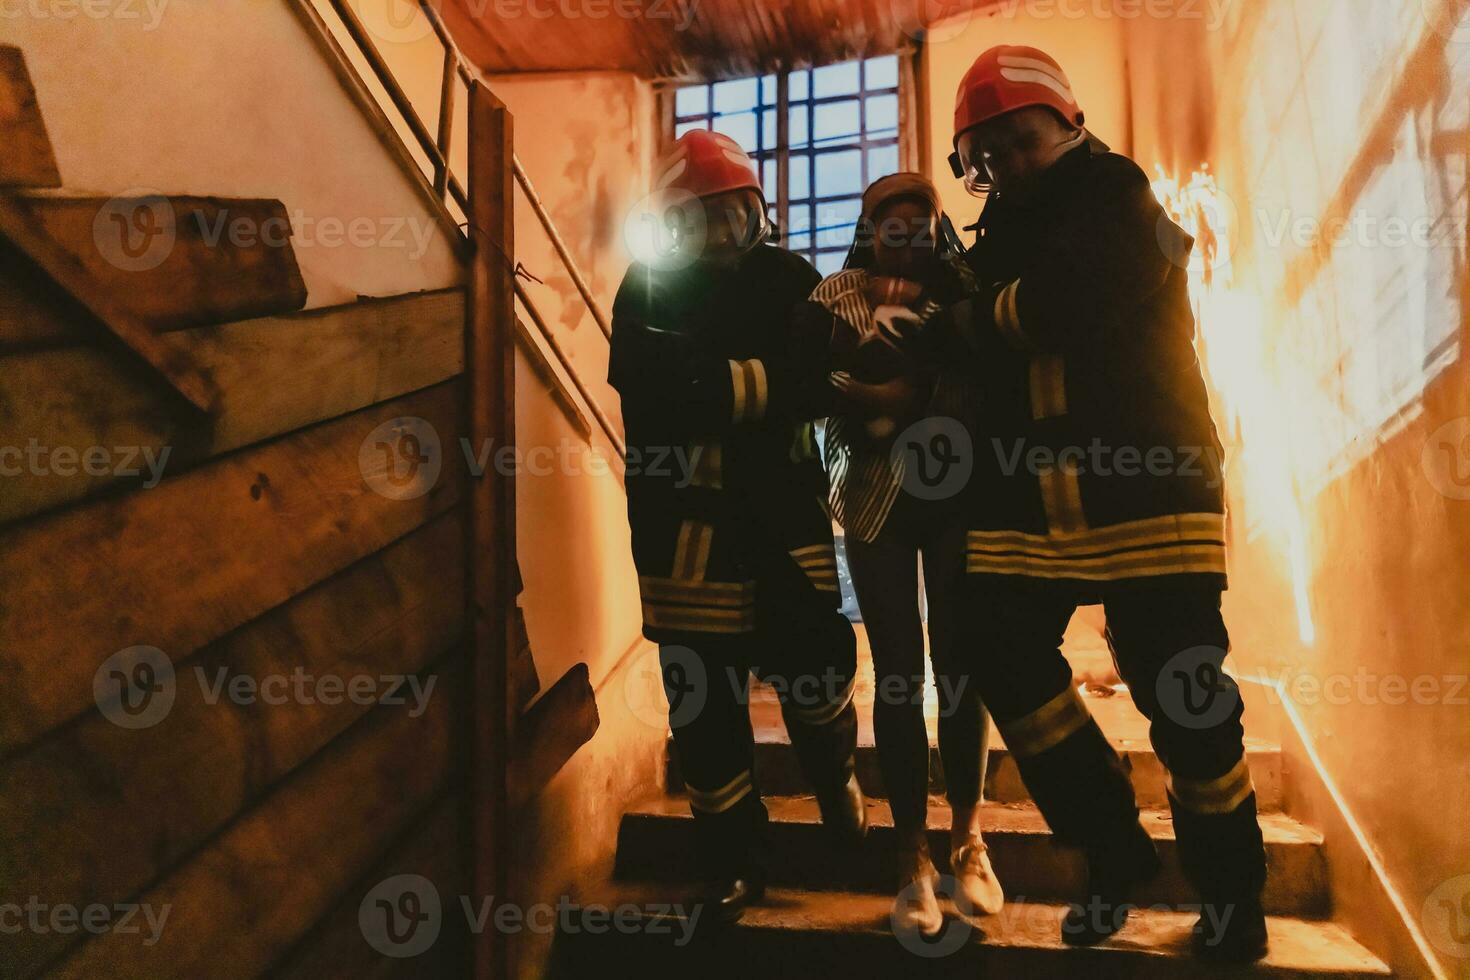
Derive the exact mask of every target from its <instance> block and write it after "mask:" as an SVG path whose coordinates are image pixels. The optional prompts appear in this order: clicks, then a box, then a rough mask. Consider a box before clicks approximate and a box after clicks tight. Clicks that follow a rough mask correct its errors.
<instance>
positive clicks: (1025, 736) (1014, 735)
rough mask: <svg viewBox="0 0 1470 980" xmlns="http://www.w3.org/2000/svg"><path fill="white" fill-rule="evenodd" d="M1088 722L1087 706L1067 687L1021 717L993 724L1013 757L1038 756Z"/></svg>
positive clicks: (1090, 717)
mask: <svg viewBox="0 0 1470 980" xmlns="http://www.w3.org/2000/svg"><path fill="white" fill-rule="evenodd" d="M1091 720H1092V715H1090V714H1089V713H1088V711H1087V705H1085V704H1083V703H1082V696H1081V695H1080V694H1078V693H1077V689H1076V688H1075V687H1071V686H1068V687H1067V688H1066V689H1065V690H1063V691H1062V692H1061V693H1060V694H1058V695H1057V696H1056V697H1054V698H1052V699H1051V700H1050V701H1048V702H1046V704H1043V705H1042V706H1041V707H1039V708H1037V709H1036V710H1035V711H1033V712H1031V713H1030V714H1029V715H1026V716H1025V717H1022V718H1017V719H1016V720H1014V721H1009V722H1005V723H1001V722H999V721H997V722H996V727H997V728H999V729H1000V735H1001V738H1003V739H1004V740H1005V743H1006V748H1008V749H1010V750H1011V754H1012V755H1014V756H1016V757H1017V758H1029V757H1030V756H1034V755H1040V754H1041V753H1043V752H1045V751H1046V750H1047V749H1050V748H1052V747H1054V746H1056V745H1058V744H1059V743H1061V741H1062V740H1063V739H1065V738H1067V736H1069V735H1071V734H1072V733H1073V732H1075V731H1077V730H1078V729H1080V728H1081V727H1082V726H1084V725H1086V724H1087V723H1088V722H1089V721H1091Z"/></svg>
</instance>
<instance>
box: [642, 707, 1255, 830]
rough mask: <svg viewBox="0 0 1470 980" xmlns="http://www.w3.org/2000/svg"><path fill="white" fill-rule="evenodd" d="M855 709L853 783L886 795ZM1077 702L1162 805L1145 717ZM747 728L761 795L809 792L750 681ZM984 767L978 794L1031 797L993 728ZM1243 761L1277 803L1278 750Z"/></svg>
mask: <svg viewBox="0 0 1470 980" xmlns="http://www.w3.org/2000/svg"><path fill="white" fill-rule="evenodd" d="M855 700H856V702H857V707H858V756H857V767H858V781H859V782H860V783H862V786H863V790H864V792H866V793H868V794H869V795H870V796H873V797H875V798H886V796H885V793H884V791H883V780H882V776H881V774H880V773H879V770H878V755H877V752H876V751H875V750H874V748H873V724H872V697H871V694H869V695H868V696H867V697H864V696H863V692H862V691H861V690H859V692H858V694H857V695H855ZM1083 700H1084V701H1085V702H1086V703H1087V706H1088V710H1089V711H1091V712H1092V716H1093V717H1094V718H1096V719H1097V723H1098V725H1099V726H1100V727H1101V728H1102V730H1103V732H1104V733H1105V734H1106V735H1107V736H1108V739H1109V741H1111V742H1112V744H1113V747H1114V748H1115V749H1116V750H1117V751H1118V754H1119V755H1120V756H1121V757H1122V759H1123V763H1124V765H1125V766H1127V767H1128V769H1129V772H1130V774H1131V776H1132V779H1133V788H1134V792H1135V793H1136V794H1137V797H1138V805H1139V806H1141V807H1164V806H1167V805H1168V800H1167V799H1166V796H1165V792H1164V767H1163V764H1162V763H1160V761H1159V757H1158V756H1157V755H1156V754H1155V752H1154V750H1153V746H1152V745H1151V744H1150V743H1149V740H1148V721H1147V719H1145V718H1144V717H1143V716H1142V715H1140V714H1139V713H1138V710H1137V708H1135V707H1134V705H1133V701H1132V699H1130V698H1129V697H1128V696H1127V693H1126V691H1116V690H1114V689H1111V688H1101V689H1099V688H1090V687H1089V688H1086V689H1085V690H1084V692H1083ZM934 710H935V709H934V708H933V706H932V705H927V706H926V719H925V720H926V722H927V723H928V725H929V730H930V731H929V743H930V749H929V785H930V789H931V790H932V791H933V792H935V793H943V791H944V770H943V767H942V766H941V765H940V762H939V752H938V749H937V748H936V747H935V737H936V734H935V727H934V726H935V720H936V719H935V716H934ZM750 717H751V725H752V728H753V730H754V732H755V743H756V746H755V750H756V751H755V776H756V781H757V785H759V786H760V788H761V791H762V792H763V793H765V794H767V795H775V796H799V795H802V794H804V793H808V792H810V791H811V787H810V786H809V785H808V784H807V781H806V778H805V777H804V776H803V775H802V773H801V770H800V767H799V766H798V765H797V762H796V756H795V754H794V753H793V752H792V750H791V743H790V740H789V739H788V738H787V736H786V726H785V723H784V722H783V721H782V720H781V706H780V703H779V702H778V701H777V700H776V695H775V692H774V691H772V690H771V689H770V688H769V687H766V686H765V685H760V684H756V685H753V686H752V688H751V694H750ZM990 746H991V749H990V764H989V768H988V769H987V771H986V774H985V798H986V799H987V800H992V801H994V802H997V803H1023V802H1027V801H1029V800H1030V798H1031V796H1030V794H1029V793H1027V792H1026V787H1025V785H1024V784H1023V783H1022V782H1021V775H1020V773H1019V771H1017V769H1016V763H1015V759H1014V758H1012V757H1011V754H1010V753H1009V752H1008V751H1007V750H1006V749H1005V743H1004V740H1003V739H1001V737H1000V734H999V732H997V731H996V730H995V728H994V727H993V726H992V728H991V734H990ZM1245 747H1246V758H1247V760H1248V761H1249V764H1250V767H1251V776H1252V777H1253V778H1254V780H1255V785H1256V796H1257V801H1258V805H1259V807H1260V808H1261V809H1262V810H1263V811H1274V810H1279V809H1280V808H1281V748H1280V745H1279V744H1277V743H1276V742H1274V741H1269V740H1267V739H1262V738H1258V737H1254V736H1252V735H1250V734H1247V736H1246V740H1245ZM667 758H668V769H667V772H666V777H667V780H668V782H667V785H668V786H669V787H671V788H673V789H679V788H682V787H683V785H684V780H683V778H682V777H681V776H680V773H679V763H678V753H677V752H676V751H675V750H674V745H673V740H672V739H670V740H669V751H668V756H667Z"/></svg>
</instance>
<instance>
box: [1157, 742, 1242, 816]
mask: <svg viewBox="0 0 1470 980" xmlns="http://www.w3.org/2000/svg"><path fill="white" fill-rule="evenodd" d="M1165 785H1166V786H1167V787H1168V789H1169V795H1170V796H1172V797H1174V799H1175V800H1177V801H1178V802H1179V804H1180V805H1181V806H1183V807H1184V808H1185V809H1186V810H1192V811H1194V812H1195V813H1233V812H1234V811H1235V808H1236V807H1238V806H1240V805H1241V804H1242V803H1244V802H1245V798H1246V797H1247V796H1250V795H1251V793H1253V792H1255V788H1256V787H1255V783H1254V782H1252V781H1251V769H1250V766H1249V765H1248V764H1247V763H1246V761H1245V756H1244V755H1242V756H1241V757H1240V761H1239V762H1237V763H1236V764H1235V765H1234V766H1232V767H1231V769H1230V771H1229V772H1227V773H1226V774H1225V775H1223V776H1219V777H1217V778H1215V779H1184V778H1181V777H1179V776H1175V775H1174V774H1172V773H1166V774H1165Z"/></svg>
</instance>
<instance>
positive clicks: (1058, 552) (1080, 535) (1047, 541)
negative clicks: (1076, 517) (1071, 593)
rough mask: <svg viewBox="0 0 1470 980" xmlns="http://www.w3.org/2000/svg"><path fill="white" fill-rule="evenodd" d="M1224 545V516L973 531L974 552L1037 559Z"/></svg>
mask: <svg viewBox="0 0 1470 980" xmlns="http://www.w3.org/2000/svg"><path fill="white" fill-rule="evenodd" d="M1200 538H1205V539H1208V540H1209V541H1210V542H1218V543H1219V544H1221V545H1222V546H1223V545H1224V543H1225V515H1224V514H1212V513H1195V514H1164V515H1162V516H1159V517H1144V518H1140V519H1139V520H1136V521H1124V522H1123V523H1121V524H1108V525H1105V526H1103V527H1094V528H1088V529H1086V530H1083V531H1078V532H1073V533H1060V532H1059V533H1052V534H1028V533H1026V532H1025V531H971V532H970V533H969V535H968V544H969V547H970V550H971V551H981V550H991V551H1023V552H1026V553H1027V554H1034V555H1038V556H1048V557H1049V556H1066V555H1077V554H1078V553H1079V552H1080V553H1084V554H1085V553H1087V552H1098V551H1111V550H1113V549H1117V548H1130V547H1138V546H1143V545H1154V544H1164V543H1173V542H1178V541H1194V540H1197V539H1200Z"/></svg>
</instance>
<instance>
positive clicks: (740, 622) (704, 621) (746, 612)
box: [643, 600, 755, 633]
mask: <svg viewBox="0 0 1470 980" xmlns="http://www.w3.org/2000/svg"><path fill="white" fill-rule="evenodd" d="M643 622H644V625H646V626H651V627H654V628H656V629H668V630H684V631H686V632H690V633H749V632H751V631H752V630H754V629H755V608H754V607H745V608H742V609H709V608H696V607H692V606H666V605H660V604H659V603H657V602H653V601H648V600H645V601H644V603H643Z"/></svg>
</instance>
